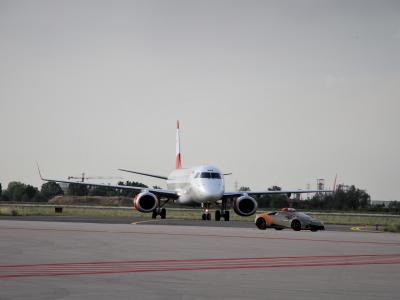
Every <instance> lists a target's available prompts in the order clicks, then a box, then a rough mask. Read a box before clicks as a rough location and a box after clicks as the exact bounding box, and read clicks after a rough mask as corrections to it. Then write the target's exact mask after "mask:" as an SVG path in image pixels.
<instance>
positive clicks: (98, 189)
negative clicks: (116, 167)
mask: <svg viewBox="0 0 400 300" xmlns="http://www.w3.org/2000/svg"><path fill="white" fill-rule="evenodd" d="M108 191H109V188H107V187H104V186H95V187H93V188H91V189H89V196H107V195H108Z"/></svg>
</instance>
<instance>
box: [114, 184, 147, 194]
mask: <svg viewBox="0 0 400 300" xmlns="http://www.w3.org/2000/svg"><path fill="white" fill-rule="evenodd" d="M118 185H125V186H136V187H142V188H148V186H147V185H145V184H143V183H141V182H137V181H126V182H125V183H124V182H122V181H120V182H118ZM137 193H138V192H137V191H133V190H127V189H123V190H120V196H125V197H133V196H134V195H135V194H137Z"/></svg>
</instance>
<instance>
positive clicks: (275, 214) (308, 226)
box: [255, 208, 325, 231]
mask: <svg viewBox="0 0 400 300" xmlns="http://www.w3.org/2000/svg"><path fill="white" fill-rule="evenodd" d="M255 224H256V226H257V228H258V229H261V230H265V229H267V228H275V229H276V230H282V229H284V228H292V229H293V230H295V231H300V230H311V231H318V230H324V229H325V226H324V224H323V223H322V222H321V221H320V220H318V219H315V218H313V217H311V216H309V215H307V214H305V213H303V212H297V211H296V210H295V209H294V208H283V209H282V210H280V211H268V212H266V213H263V214H257V215H256V219H255Z"/></svg>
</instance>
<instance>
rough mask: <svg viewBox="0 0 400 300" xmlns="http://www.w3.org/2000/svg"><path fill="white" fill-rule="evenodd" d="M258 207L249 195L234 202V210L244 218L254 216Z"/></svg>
mask: <svg viewBox="0 0 400 300" xmlns="http://www.w3.org/2000/svg"><path fill="white" fill-rule="evenodd" d="M257 206H258V205H257V201H256V200H254V198H252V197H250V196H248V195H243V196H241V197H239V198H236V199H235V200H233V210H234V211H235V213H237V214H238V215H239V216H242V217H247V216H251V215H253V214H254V213H255V212H256V210H257Z"/></svg>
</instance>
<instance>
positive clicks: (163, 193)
mask: <svg viewBox="0 0 400 300" xmlns="http://www.w3.org/2000/svg"><path fill="white" fill-rule="evenodd" d="M38 171H39V176H40V179H42V180H43V181H49V182H51V181H52V182H59V183H68V184H79V185H85V186H98V187H107V188H112V189H122V190H131V191H136V192H139V193H140V192H142V191H148V192H151V193H153V194H155V195H158V196H160V197H164V198H168V199H177V198H179V195H178V193H177V192H176V191H171V190H165V189H153V188H144V187H139V186H126V185H118V184H104V183H91V182H80V181H79V182H76V181H72V180H65V179H49V178H43V177H42V174H41V172H40V169H39V167H38Z"/></svg>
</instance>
